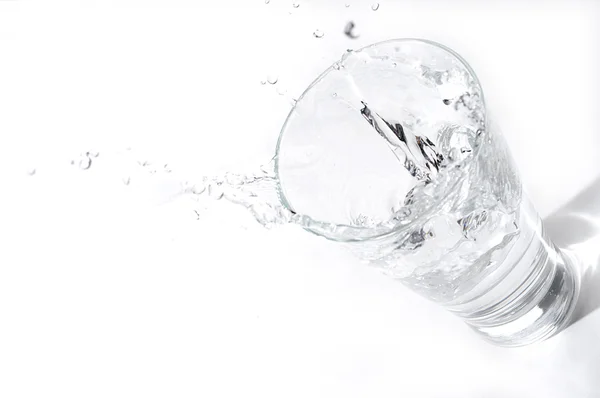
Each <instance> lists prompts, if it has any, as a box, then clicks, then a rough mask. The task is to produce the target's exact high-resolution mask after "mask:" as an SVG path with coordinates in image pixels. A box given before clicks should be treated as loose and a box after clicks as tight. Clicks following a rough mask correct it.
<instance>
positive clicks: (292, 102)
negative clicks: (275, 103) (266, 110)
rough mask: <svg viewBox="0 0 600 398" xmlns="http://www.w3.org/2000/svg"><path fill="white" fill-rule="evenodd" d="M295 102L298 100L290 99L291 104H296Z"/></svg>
mask: <svg viewBox="0 0 600 398" xmlns="http://www.w3.org/2000/svg"><path fill="white" fill-rule="evenodd" d="M297 103H298V100H297V99H296V98H292V99H290V104H291V105H292V106H296V104H297Z"/></svg>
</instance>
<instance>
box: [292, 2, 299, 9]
mask: <svg viewBox="0 0 600 398" xmlns="http://www.w3.org/2000/svg"><path fill="white" fill-rule="evenodd" d="M292 7H294V8H298V7H300V3H292Z"/></svg>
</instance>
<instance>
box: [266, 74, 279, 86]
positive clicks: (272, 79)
mask: <svg viewBox="0 0 600 398" xmlns="http://www.w3.org/2000/svg"><path fill="white" fill-rule="evenodd" d="M278 80H279V78H278V77H277V76H275V75H269V76H267V82H269V84H276V83H277V81H278Z"/></svg>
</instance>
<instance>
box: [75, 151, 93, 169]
mask: <svg viewBox="0 0 600 398" xmlns="http://www.w3.org/2000/svg"><path fill="white" fill-rule="evenodd" d="M77 165H78V166H79V168H80V169H81V170H87V169H89V168H90V167H91V166H92V158H90V157H89V155H88V154H87V153H86V154H85V155H84V156H83V158H81V159H80V160H79V162H78V163H77Z"/></svg>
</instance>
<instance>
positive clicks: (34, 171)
mask: <svg viewBox="0 0 600 398" xmlns="http://www.w3.org/2000/svg"><path fill="white" fill-rule="evenodd" d="M35 173H36V169H27V175H30V176H32V175H35Z"/></svg>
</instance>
